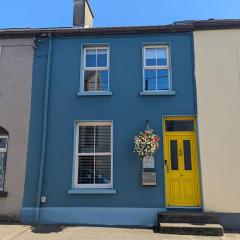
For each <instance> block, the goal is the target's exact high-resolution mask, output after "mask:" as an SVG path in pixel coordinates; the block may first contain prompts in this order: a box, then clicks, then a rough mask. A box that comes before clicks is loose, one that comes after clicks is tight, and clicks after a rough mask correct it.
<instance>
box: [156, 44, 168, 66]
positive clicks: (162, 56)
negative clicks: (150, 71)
mask: <svg viewBox="0 0 240 240" xmlns="http://www.w3.org/2000/svg"><path fill="white" fill-rule="evenodd" d="M156 52H157V65H158V66H167V48H157V49H156Z"/></svg>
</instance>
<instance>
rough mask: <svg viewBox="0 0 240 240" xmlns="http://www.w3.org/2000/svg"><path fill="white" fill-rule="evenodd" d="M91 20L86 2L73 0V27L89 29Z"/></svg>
mask: <svg viewBox="0 0 240 240" xmlns="http://www.w3.org/2000/svg"><path fill="white" fill-rule="evenodd" d="M93 18H94V15H93V12H92V9H91V6H90V5H89V2H88V0H74V13H73V27H76V28H91V27H92V26H93Z"/></svg>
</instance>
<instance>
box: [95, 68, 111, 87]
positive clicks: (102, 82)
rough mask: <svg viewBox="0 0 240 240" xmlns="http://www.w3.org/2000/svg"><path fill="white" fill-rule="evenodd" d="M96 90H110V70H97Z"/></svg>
mask: <svg viewBox="0 0 240 240" xmlns="http://www.w3.org/2000/svg"><path fill="white" fill-rule="evenodd" d="M96 91H108V70H101V71H97V83H96Z"/></svg>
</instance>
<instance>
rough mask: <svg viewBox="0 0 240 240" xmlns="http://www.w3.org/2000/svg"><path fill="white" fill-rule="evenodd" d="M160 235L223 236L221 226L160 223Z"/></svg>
mask: <svg viewBox="0 0 240 240" xmlns="http://www.w3.org/2000/svg"><path fill="white" fill-rule="evenodd" d="M159 227H160V228H159V229H160V233H163V234H179V235H201V236H223V234H224V231H223V227H222V226H221V225H220V224H191V223H160V225H159Z"/></svg>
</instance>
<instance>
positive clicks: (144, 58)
mask: <svg viewBox="0 0 240 240" xmlns="http://www.w3.org/2000/svg"><path fill="white" fill-rule="evenodd" d="M149 48H164V49H166V50H167V51H166V52H167V65H166V66H147V65H146V49H149ZM161 69H162V70H168V89H167V90H157V81H156V90H146V80H145V70H161ZM156 78H157V76H156ZM170 91H172V81H171V64H170V48H169V46H168V45H167V44H159V45H146V46H144V47H143V92H146V93H148V92H152V93H154V92H157V93H161V92H170Z"/></svg>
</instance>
